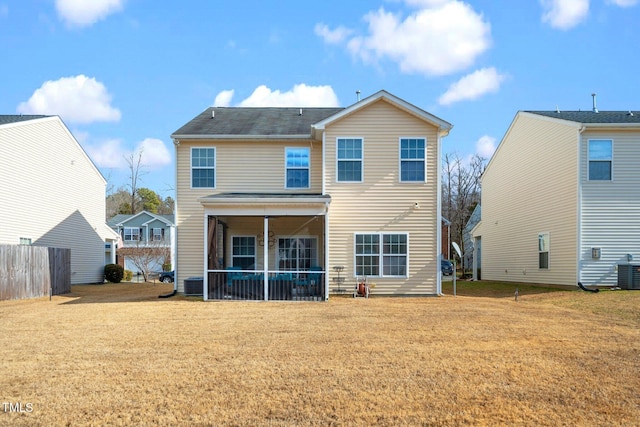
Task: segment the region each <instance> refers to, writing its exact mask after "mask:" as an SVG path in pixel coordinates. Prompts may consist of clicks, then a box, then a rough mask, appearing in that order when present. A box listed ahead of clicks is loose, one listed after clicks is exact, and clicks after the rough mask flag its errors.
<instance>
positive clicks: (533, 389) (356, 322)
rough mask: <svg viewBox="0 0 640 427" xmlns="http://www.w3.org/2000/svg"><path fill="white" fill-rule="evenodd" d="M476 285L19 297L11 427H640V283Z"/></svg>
mask: <svg viewBox="0 0 640 427" xmlns="http://www.w3.org/2000/svg"><path fill="white" fill-rule="evenodd" d="M465 286H466V285H464V284H463V283H460V286H459V287H458V292H457V296H456V297H453V296H451V292H447V293H448V294H449V295H447V296H444V297H439V298H370V299H368V300H365V299H362V298H358V299H352V298H332V299H331V300H330V301H329V302H326V303H317V302H316V303H314V302H269V303H261V302H207V303H204V302H201V301H199V300H196V299H190V298H184V297H174V298H170V299H158V298H157V295H159V294H162V293H166V292H169V291H170V290H171V289H172V286H171V285H153V284H135V285H132V284H121V285H103V286H75V287H73V289H72V291H73V292H72V293H71V294H67V295H64V296H57V297H53V300H52V301H49V299H48V298H43V299H35V300H26V301H3V302H0V348H1V349H2V352H1V360H2V375H0V404H2V405H3V406H0V425H10V426H21V425H24V426H34V425H35V426H59V425H65V426H66V425H73V426H75V425H96V426H101V425H163V426H183V425H184V426H200V425H216V426H218V425H234V426H243V425H252V426H253V425H270V426H289V425H296V426H305V425H322V426H326V425H367V426H369V425H389V426H391V425H393V426H396V425H412V426H413V425H435V426H454V425H456V426H457V425H490V426H495V425H524V426H541V425H546V426H557V425H586V426H607V425H612V426H616V425H625V426H626V425H640V363H639V355H640V332H639V331H640V330H639V327H640V292H638V291H636V292H634V291H604V292H600V293H598V294H590V293H586V292H579V291H572V292H567V291H563V292H550V293H543V292H540V291H539V290H533V289H529V288H522V287H521V292H520V295H519V298H518V301H515V298H514V296H513V293H512V291H511V289H510V288H500V287H498V288H490V287H488V286H487V289H491V291H487V292H484V293H483V291H482V287H479V285H477V284H476V285H474V287H470V286H467V287H466V288H465ZM496 289H498V291H496ZM500 289H502V290H500ZM483 295H485V296H483ZM486 295H491V296H490V297H487V296H486ZM8 403H10V404H12V405H14V406H13V408H14V409H15V408H16V406H15V405H16V404H18V403H19V404H20V405H22V406H21V408H23V409H24V410H25V411H24V412H21V413H20V412H15V411H11V410H10V408H11V407H7V404H8ZM28 409H31V410H30V411H29V410H28Z"/></svg>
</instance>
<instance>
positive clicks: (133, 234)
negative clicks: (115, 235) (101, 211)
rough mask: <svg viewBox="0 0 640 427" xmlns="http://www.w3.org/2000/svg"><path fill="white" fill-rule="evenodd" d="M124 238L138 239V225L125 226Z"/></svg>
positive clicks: (132, 240) (135, 240)
mask: <svg viewBox="0 0 640 427" xmlns="http://www.w3.org/2000/svg"><path fill="white" fill-rule="evenodd" d="M124 240H125V242H137V241H138V240H140V229H139V228H138V227H125V228H124Z"/></svg>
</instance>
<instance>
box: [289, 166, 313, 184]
mask: <svg viewBox="0 0 640 427" xmlns="http://www.w3.org/2000/svg"><path fill="white" fill-rule="evenodd" d="M308 187H309V171H308V170H307V169H289V170H287V188H308Z"/></svg>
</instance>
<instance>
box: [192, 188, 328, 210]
mask: <svg viewBox="0 0 640 427" xmlns="http://www.w3.org/2000/svg"><path fill="white" fill-rule="evenodd" d="M198 201H199V202H200V204H202V206H203V207H204V208H205V209H206V210H207V211H208V212H215V213H216V214H226V215H325V214H326V213H327V210H328V208H329V203H331V196H329V195H322V194H291V193H288V194H277V193H220V194H212V195H210V196H205V197H200V198H199V199H198Z"/></svg>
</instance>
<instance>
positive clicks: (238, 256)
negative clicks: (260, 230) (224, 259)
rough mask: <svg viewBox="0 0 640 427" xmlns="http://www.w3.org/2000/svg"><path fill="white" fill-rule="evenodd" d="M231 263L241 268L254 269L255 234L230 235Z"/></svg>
mask: <svg viewBox="0 0 640 427" xmlns="http://www.w3.org/2000/svg"><path fill="white" fill-rule="evenodd" d="M231 240H232V242H231V245H232V251H233V252H232V256H231V258H232V259H231V264H232V265H233V266H234V267H240V268H241V269H243V270H255V268H256V238H255V236H233V237H232V239H231Z"/></svg>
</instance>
